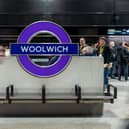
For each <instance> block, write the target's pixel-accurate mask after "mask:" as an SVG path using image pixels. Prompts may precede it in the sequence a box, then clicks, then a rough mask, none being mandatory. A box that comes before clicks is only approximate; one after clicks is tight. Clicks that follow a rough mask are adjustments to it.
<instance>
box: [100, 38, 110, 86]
mask: <svg viewBox="0 0 129 129" xmlns="http://www.w3.org/2000/svg"><path fill="white" fill-rule="evenodd" d="M97 55H98V56H102V57H103V58H104V88H107V86H108V73H109V67H110V65H111V64H110V56H111V51H110V48H109V44H108V41H107V39H106V38H105V37H100V38H99V47H98V50H97Z"/></svg>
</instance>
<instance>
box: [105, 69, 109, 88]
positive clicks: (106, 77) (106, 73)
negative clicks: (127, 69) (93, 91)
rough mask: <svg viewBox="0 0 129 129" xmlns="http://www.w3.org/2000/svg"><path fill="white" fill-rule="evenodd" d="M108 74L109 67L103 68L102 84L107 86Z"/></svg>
mask: <svg viewBox="0 0 129 129" xmlns="http://www.w3.org/2000/svg"><path fill="white" fill-rule="evenodd" d="M108 74H109V69H108V68H104V86H108Z"/></svg>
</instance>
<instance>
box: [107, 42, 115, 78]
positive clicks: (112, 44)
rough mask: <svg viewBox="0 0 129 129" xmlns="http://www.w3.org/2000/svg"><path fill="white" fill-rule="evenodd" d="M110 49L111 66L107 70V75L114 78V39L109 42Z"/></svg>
mask: <svg viewBox="0 0 129 129" xmlns="http://www.w3.org/2000/svg"><path fill="white" fill-rule="evenodd" d="M109 45H110V51H111V64H112V67H111V68H110V70H109V76H110V77H111V78H112V79H114V78H115V66H116V45H115V42H114V41H111V42H110V43H109Z"/></svg>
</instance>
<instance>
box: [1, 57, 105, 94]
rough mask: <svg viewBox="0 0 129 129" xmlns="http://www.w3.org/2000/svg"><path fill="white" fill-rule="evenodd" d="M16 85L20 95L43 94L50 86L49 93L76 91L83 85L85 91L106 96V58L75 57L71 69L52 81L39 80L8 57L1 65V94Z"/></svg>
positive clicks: (70, 65) (67, 69) (54, 77)
mask: <svg viewBox="0 0 129 129" xmlns="http://www.w3.org/2000/svg"><path fill="white" fill-rule="evenodd" d="M9 84H14V86H15V87H16V92H23V93H24V92H27V93H29V92H30V93H32V92H37V93H40V92H41V91H40V90H41V86H42V85H43V84H45V85H46V88H47V91H48V92H52V93H53V92H70V93H71V92H72V90H74V89H73V88H74V85H75V84H79V85H80V86H81V87H82V92H86V93H99V94H102V93H103V59H102V58H100V57H73V58H72V60H71V63H70V64H69V66H68V67H67V68H66V69H65V70H64V71H63V72H62V73H60V74H58V75H56V76H53V77H50V78H38V77H34V76H32V75H30V74H28V73H27V72H25V71H24V70H23V69H22V68H21V67H20V65H19V64H18V62H17V60H16V58H15V57H8V58H5V59H4V60H3V62H1V64H0V92H4V91H5V87H6V86H8V85H9Z"/></svg>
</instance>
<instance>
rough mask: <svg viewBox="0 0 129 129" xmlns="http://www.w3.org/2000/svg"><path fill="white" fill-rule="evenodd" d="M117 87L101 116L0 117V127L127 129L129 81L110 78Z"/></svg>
mask: <svg viewBox="0 0 129 129" xmlns="http://www.w3.org/2000/svg"><path fill="white" fill-rule="evenodd" d="M110 83H111V84H113V85H115V86H117V88H118V99H117V100H115V103H114V104H108V103H106V104H104V115H103V116H102V117H101V118H86V117H83V118H82V117H81V118H80V117H79V118H66V117H65V118H0V129H129V81H128V82H125V81H121V82H120V81H117V80H110Z"/></svg>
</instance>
